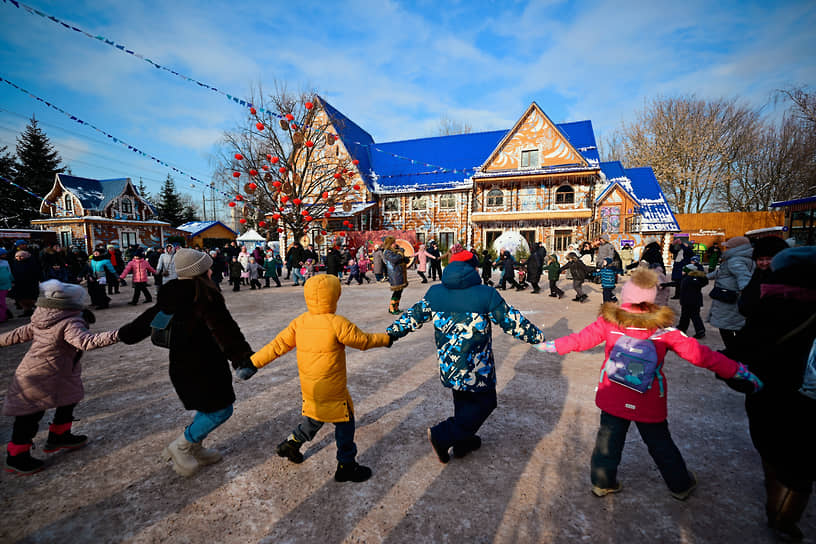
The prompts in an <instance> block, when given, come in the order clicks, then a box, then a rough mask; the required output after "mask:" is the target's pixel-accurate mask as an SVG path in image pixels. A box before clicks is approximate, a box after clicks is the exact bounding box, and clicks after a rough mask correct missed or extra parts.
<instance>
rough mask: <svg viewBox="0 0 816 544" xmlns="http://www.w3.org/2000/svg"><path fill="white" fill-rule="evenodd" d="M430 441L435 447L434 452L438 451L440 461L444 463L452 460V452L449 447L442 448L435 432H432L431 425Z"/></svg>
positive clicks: (429, 431) (429, 430) (429, 429)
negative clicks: (435, 436) (449, 452)
mask: <svg viewBox="0 0 816 544" xmlns="http://www.w3.org/2000/svg"><path fill="white" fill-rule="evenodd" d="M428 441H429V442H430V443H431V447H432V448H433V450H434V453H436V456H437V458H439V462H440V463H443V464H444V463H447V462H448V461H450V454H448V449H447V448H445V449H442V446H440V445H439V443H438V442H437V441H436V440H434V437H433V432H431V428H430V427H428Z"/></svg>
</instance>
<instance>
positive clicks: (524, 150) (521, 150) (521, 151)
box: [519, 147, 541, 170]
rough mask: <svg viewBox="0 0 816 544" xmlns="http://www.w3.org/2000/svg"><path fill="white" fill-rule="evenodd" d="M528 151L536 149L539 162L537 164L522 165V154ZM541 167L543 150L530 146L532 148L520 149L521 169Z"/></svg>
mask: <svg viewBox="0 0 816 544" xmlns="http://www.w3.org/2000/svg"><path fill="white" fill-rule="evenodd" d="M528 151H535V152H537V153H538V164H536V165H535V166H522V164H521V162H522V160H521V158H522V156H523V155H524V153H526V152H528ZM540 167H541V150H540V149H539V148H537V147H530V148H527V149H520V150H519V170H535V169H536V168H540Z"/></svg>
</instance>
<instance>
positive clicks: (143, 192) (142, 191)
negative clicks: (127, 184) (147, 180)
mask: <svg viewBox="0 0 816 544" xmlns="http://www.w3.org/2000/svg"><path fill="white" fill-rule="evenodd" d="M136 191H138V192H139V196H140V197H142V198H143V199H145V200H147V201H148V202H150V193H148V192H147V187H145V184H144V181H142V178H139V184H138V185H137V186H136Z"/></svg>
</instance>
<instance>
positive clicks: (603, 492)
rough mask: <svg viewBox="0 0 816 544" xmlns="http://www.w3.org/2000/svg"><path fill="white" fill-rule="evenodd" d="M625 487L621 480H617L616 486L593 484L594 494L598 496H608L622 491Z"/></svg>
mask: <svg viewBox="0 0 816 544" xmlns="http://www.w3.org/2000/svg"><path fill="white" fill-rule="evenodd" d="M622 489H623V485H621V483H620V482H617V483H616V484H615V486H614V487H598V486H597V485H593V486H592V494H593V495H595V496H596V497H606V496H607V495H610V494H612V493H620V491H621V490H622Z"/></svg>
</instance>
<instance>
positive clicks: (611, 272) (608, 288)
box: [598, 257, 618, 302]
mask: <svg viewBox="0 0 816 544" xmlns="http://www.w3.org/2000/svg"><path fill="white" fill-rule="evenodd" d="M612 262H613V261H612V259H611V258H609V257H607V258H606V259H604V262H603V265H602V268H601V269H600V270H599V271H598V275H599V276H600V278H601V288H602V289H603V301H604V302H617V301H618V299H617V297H615V284H616V283H617V281H618V270H617V269H616V268H615V267H614V266H613V264H612Z"/></svg>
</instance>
